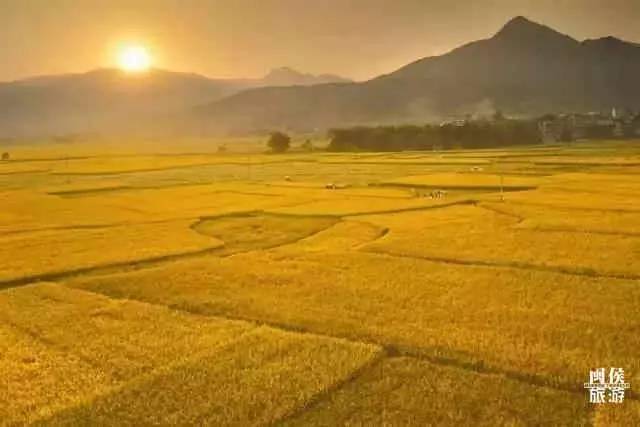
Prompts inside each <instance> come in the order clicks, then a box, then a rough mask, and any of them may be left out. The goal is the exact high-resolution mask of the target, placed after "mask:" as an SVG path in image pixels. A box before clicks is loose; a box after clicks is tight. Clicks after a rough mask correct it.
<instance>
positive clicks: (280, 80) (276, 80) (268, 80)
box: [260, 67, 350, 86]
mask: <svg viewBox="0 0 640 427" xmlns="http://www.w3.org/2000/svg"><path fill="white" fill-rule="evenodd" d="M347 82H350V80H348V79H345V78H343V77H340V76H336V75H333V74H320V75H313V74H305V73H301V72H299V71H296V70H294V69H291V68H289V67H281V68H274V69H273V70H271V71H270V72H269V74H267V75H266V76H264V77H263V79H262V82H261V84H260V86H312V85H317V84H324V83H347Z"/></svg>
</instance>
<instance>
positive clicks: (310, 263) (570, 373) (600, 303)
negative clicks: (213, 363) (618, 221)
mask: <svg viewBox="0 0 640 427" xmlns="http://www.w3.org/2000/svg"><path fill="white" fill-rule="evenodd" d="M352 231H354V232H357V231H358V230H357V229H354V230H352ZM320 238H321V235H320V234H318V235H317V236H314V238H313V239H320ZM316 243H318V242H317V241H316ZM296 245H298V244H296ZM296 245H291V246H289V247H287V248H286V249H287V251H288V252H287V255H288V256H282V252H281V251H282V250H283V249H284V248H281V249H278V250H277V251H275V253H274V254H273V255H270V254H269V253H265V254H263V255H260V254H258V253H252V254H241V255H236V256H234V257H231V258H216V259H207V260H188V261H181V262H179V263H174V264H172V265H167V266H166V267H163V268H156V269H153V270H146V271H138V272H132V273H128V274H114V275H111V276H108V277H107V276H102V277H95V278H87V279H80V278H79V279H74V280H72V281H70V282H68V284H69V285H70V286H74V287H79V288H81V289H87V290H91V291H93V292H98V293H102V294H105V295H109V296H111V297H114V298H129V299H136V300H141V301H146V302H151V303H154V304H164V305H168V306H171V307H175V308H177V309H182V310H185V311H188V312H193V313H199V314H206V315H224V316H230V317H238V318H242V319H248V320H254V321H258V322H266V323H268V324H274V325H283V326H286V327H287V328H291V329H294V330H304V331H309V332H313V333H318V334H323V335H332V336H337V337H342V338H347V339H351V340H355V341H366V342H375V343H378V344H380V345H384V346H387V347H389V348H393V349H395V350H396V351H400V352H402V353H406V354H411V355H421V356H427V357H434V358H439V359H444V360H454V361H456V363H460V364H468V365H471V366H480V367H485V368H486V369H490V370H495V371H498V372H505V373H507V372H508V373H511V375H515V376H517V377H519V378H524V379H531V378H536V380H535V381H536V382H542V383H544V384H548V385H561V386H562V387H566V388H571V389H579V388H580V387H581V384H582V382H584V375H585V374H584V372H588V371H589V366H598V365H599V364H602V363H604V361H605V360H615V361H616V363H617V364H619V365H620V366H626V367H628V369H629V371H630V372H634V374H633V375H636V377H634V378H635V379H637V380H638V381H640V377H638V376H637V373H638V372H640V365H639V363H640V361H639V360H638V359H637V358H636V356H635V354H637V351H640V348H638V342H637V340H636V339H635V338H634V337H635V334H636V332H635V330H636V328H637V327H638V319H635V318H634V317H631V318H630V317H629V315H628V313H634V312H635V307H636V306H637V304H639V303H640V290H639V288H638V287H637V283H636V281H625V280H614V279H603V278H590V277H583V276H576V275H567V274H559V273H553V272H545V271H532V270H523V269H510V268H490V267H476V266H460V265H451V264H442V263H434V262H428V261H424V260H419V259H413V258H406V257H389V256H386V255H375V254H366V253H362V252H358V251H353V250H352V248H347V251H346V252H340V251H339V250H338V249H331V248H330V247H329V246H327V247H325V248H324V251H322V252H318V251H315V252H314V251H305V250H304V248H305V245H300V246H299V249H298V251H297V255H296V250H295V246H296ZM596 325H597V326H596Z"/></svg>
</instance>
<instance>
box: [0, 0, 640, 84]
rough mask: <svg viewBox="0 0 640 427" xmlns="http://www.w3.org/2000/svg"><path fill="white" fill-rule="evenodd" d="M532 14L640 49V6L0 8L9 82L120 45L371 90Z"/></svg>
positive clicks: (226, 71) (2, 63) (614, 2)
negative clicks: (282, 69) (287, 70)
mask: <svg viewBox="0 0 640 427" xmlns="http://www.w3.org/2000/svg"><path fill="white" fill-rule="evenodd" d="M516 15H525V16H527V17H529V18H530V19H533V20H535V21H538V22H541V23H544V24H546V25H549V26H551V27H554V28H556V29H559V30H561V31H563V32H565V33H568V34H569V35H571V36H573V37H576V38H578V39H583V38H589V37H600V36H605V35H614V36H617V37H620V38H624V39H627V40H630V41H636V42H638V41H640V26H639V25H637V23H638V22H640V0H474V1H471V0H464V1H461V0H224V1H223V0H0V81H6V80H13V79H18V78H22V77H26V76H32V75H42V74H55V73H66V72H80V71H86V70H90V69H94V68H98V67H113V66H115V61H116V59H115V57H116V51H117V49H118V47H119V46H122V45H123V44H127V43H136V44H142V45H145V46H148V48H149V49H150V51H151V53H152V55H153V57H154V65H155V66H156V67H158V68H166V69H170V70H176V71H193V72H197V73H201V74H205V75H208V76H212V77H255V76H260V75H263V74H265V73H266V72H267V71H268V70H269V69H271V68H274V67H278V66H285V65H286V66H291V67H293V68H296V69H299V70H301V71H306V72H313V73H325V72H327V73H336V74H341V75H343V76H346V77H351V78H355V79H366V78H369V77H373V76H375V75H378V74H381V73H386V72H390V71H393V70H394V69H396V68H398V67H400V66H402V65H404V64H406V63H408V62H412V61H414V60H416V59H419V58H421V57H424V56H429V55H434V54H440V53H444V52H446V51H447V50H450V49H451V48H454V47H456V46H458V45H460V44H462V43H465V42H468V41H471V40H474V39H479V38H486V37H489V36H491V35H492V34H493V33H495V32H496V31H497V30H498V29H499V28H500V27H501V26H502V25H503V24H504V23H505V22H506V21H507V20H508V19H510V18H511V17H513V16H516Z"/></svg>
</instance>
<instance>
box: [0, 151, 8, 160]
mask: <svg viewBox="0 0 640 427" xmlns="http://www.w3.org/2000/svg"><path fill="white" fill-rule="evenodd" d="M2 160H9V153H6V152H5V153H2Z"/></svg>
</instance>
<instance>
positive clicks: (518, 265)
mask: <svg viewBox="0 0 640 427" xmlns="http://www.w3.org/2000/svg"><path fill="white" fill-rule="evenodd" d="M362 251H363V252H368V253H371V254H376V255H382V256H388V257H391V258H405V259H415V260H422V261H429V262H434V263H441V264H452V265H467V266H476V267H497V268H515V269H519V270H529V271H547V272H552V273H561V274H569V275H573V276H582V277H594V278H603V279H622V280H638V281H640V274H635V273H598V272H596V271H593V270H591V269H570V268H567V267H560V266H547V265H536V264H530V263H524V262H517V261H507V262H500V261H483V260H462V259H455V258H443V257H435V256H429V255H408V254H396V253H392V252H389V251H386V250H381V249H371V248H366V249H362Z"/></svg>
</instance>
